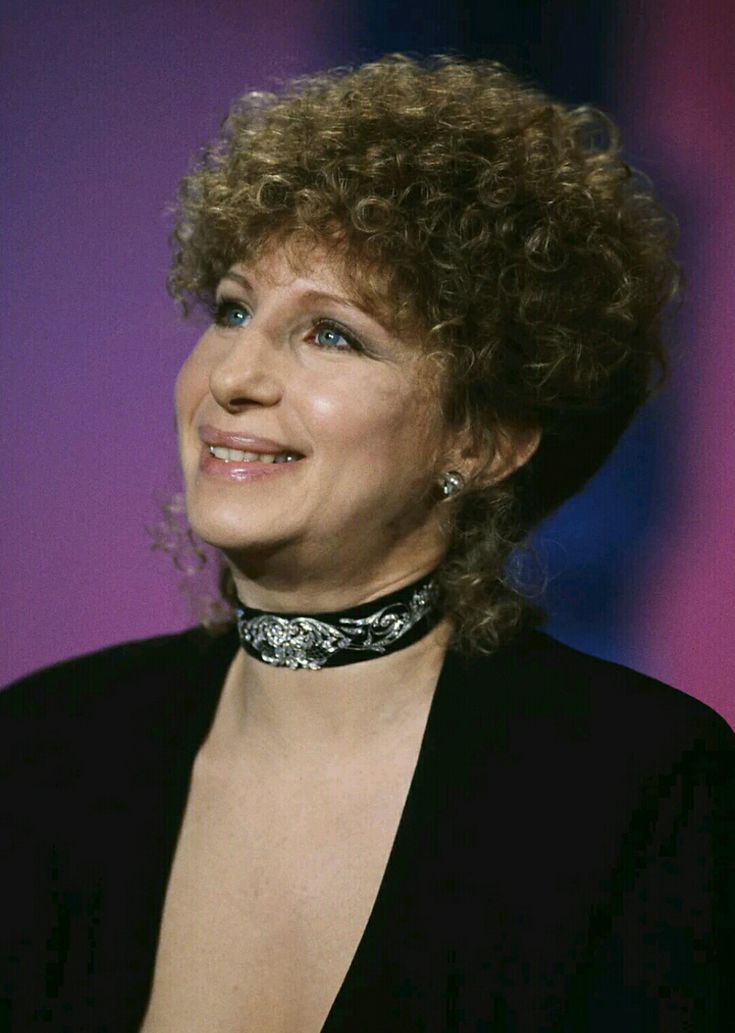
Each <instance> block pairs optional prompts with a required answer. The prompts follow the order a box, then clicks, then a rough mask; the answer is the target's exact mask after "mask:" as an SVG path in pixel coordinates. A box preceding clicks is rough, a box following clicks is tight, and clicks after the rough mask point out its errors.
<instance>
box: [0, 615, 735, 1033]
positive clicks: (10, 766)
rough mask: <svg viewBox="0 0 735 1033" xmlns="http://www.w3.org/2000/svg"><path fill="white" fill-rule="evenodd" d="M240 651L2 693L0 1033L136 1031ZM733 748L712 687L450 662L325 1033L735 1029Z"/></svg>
mask: <svg viewBox="0 0 735 1033" xmlns="http://www.w3.org/2000/svg"><path fill="white" fill-rule="evenodd" d="M236 648H237V639H236V635H235V633H234V632H233V633H232V634H228V635H227V636H224V637H221V638H219V639H209V638H208V637H207V636H206V634H205V633H204V632H202V631H200V630H195V631H190V632H185V633H183V634H181V635H174V636H166V637H162V638H157V639H152V640H149V641H145V642H139V643H129V644H127V645H122V646H118V647H115V648H112V649H109V650H105V651H103V652H100V653H97V654H94V655H92V656H88V657H84V658H81V659H78V660H73V661H69V662H66V663H63V664H60V665H57V666H55V667H53V668H49V669H47V670H45V671H42V672H40V673H38V674H35V675H32V676H31V677H29V678H26V679H24V680H22V681H20V682H17V683H16V684H14V685H13V686H11V687H10V688H9V689H7V690H6V691H5V692H3V693H2V694H1V695H0V730H1V742H0V809H1V814H2V848H1V854H0V893H1V894H2V899H1V900H0V938H1V940H2V951H1V953H0V997H1V998H2V1004H0V1028H2V1029H3V1030H12V1031H18V1033H34V1031H36V1030H54V1031H56V1033H64V1031H70V1033H71V1031H73V1033H87V1031H95V1033H103V1031H104V1033H135V1031H137V1029H138V1027H139V1025H140V1022H141V1021H142V1018H143V1015H144V1012H145V1007H146V1004H147V998H148V994H149V991H150V981H151V977H152V970H153V964H154V960H155V949H156V940H157V934H158V927H159V923H160V918H161V912H162V907H163V898H164V893H165V889H166V884H167V880H168V874H169V870H170V866H171V862H172V859H173V851H174V848H175V845H176V839H177V835H178V831H179V827H180V823H181V819H182V816H183V809H184V806H185V802H186V794H187V788H188V780H189V776H190V772H191V767H192V763H193V761H194V757H195V755H196V752H197V750H198V748H199V746H200V744H201V743H202V741H203V739H204V737H205V736H206V733H207V730H208V728H209V725H210V723H211V720H212V717H213V714H214V710H215V707H216V704H217V701H218V698H219V694H220V691H221V687H222V683H223V679H224V676H225V672H226V670H227V667H228V665H229V662H230V660H231V659H232V656H233V655H234V652H235V649H236ZM734 743H735V737H734V736H733V734H732V732H731V731H730V729H729V728H728V726H727V725H726V724H725V723H724V721H722V719H721V718H719V717H718V716H717V715H716V714H714V713H713V712H712V711H711V710H710V709H709V708H707V707H706V706H704V705H703V704H702V703H699V702H697V701H696V700H694V699H692V698H691V697H688V696H686V695H684V694H683V693H680V692H677V691H676V690H674V689H670V688H668V687H667V686H664V685H661V684H660V683H658V682H655V681H652V680H651V679H648V678H645V677H643V676H641V675H638V674H635V673H634V672H632V671H629V670H627V669H625V668H622V667H619V666H616V665H613V664H608V663H605V662H603V661H599V660H595V659H593V658H591V657H587V656H584V655H582V654H580V653H577V652H575V651H574V650H571V649H568V648H567V647H565V646H562V645H560V644H559V643H556V642H554V641H553V640H552V639H550V638H548V637H546V636H545V635H542V634H540V633H535V632H534V633H529V634H527V635H525V636H524V637H522V638H520V639H519V640H517V641H516V642H515V643H513V644H511V645H509V646H507V647H505V648H504V649H502V650H500V651H499V652H498V653H496V654H495V655H494V656H492V657H490V658H483V659H479V660H475V661H471V662H466V661H463V660H461V659H460V658H458V657H456V656H453V655H450V656H448V658H447V660H446V662H445V664H444V668H443V670H442V674H441V677H440V680H439V684H438V687H437V691H436V693H435V696H434V700H433V703H432V707H431V711H430V715H429V720H428V723H427V727H426V732H425V735H424V740H423V743H422V747H421V751H420V754H419V759H418V763H417V767H416V771H415V774H414V778H413V782H412V784H411V789H410V792H409V795H408V799H407V802H406V806H405V809H404V812H403V815H402V818H401V822H400V824H399V828H398V832H397V835H396V840H395V843H394V845H393V850H392V852H391V855H390V859H389V862H388V866H387V869H386V872H385V876H384V878H383V882H382V884H381V888H380V891H379V893H378V897H377V899H376V902H375V905H374V908H373V911H372V914H371V917H370V920H369V922H368V925H367V928H366V930H365V933H364V935H363V938H362V940H361V942H360V945H359V947H358V949H357V952H356V954H355V957H354V958H353V960H352V964H351V966H350V969H349V971H348V974H347V977H346V979H345V982H344V984H343V985H342V988H341V989H340V992H339V994H338V996H337V999H336V1001H335V1002H334V1005H333V1007H332V1010H331V1012H330V1015H329V1018H328V1020H327V1022H326V1025H325V1027H324V1033H368V1031H369V1033H377V1031H380V1033H399V1031H400V1033H491V1031H493V1033H495V1031H498V1033H499V1031H503V1033H552V1031H554V1033H578V1031H583V1030H589V1031H592V1030H593V1031H595V1033H608V1031H609V1033H622V1031H625V1033H644V1031H645V1033H654V1031H655V1033H661V1031H665V1033H684V1031H687V1033H691V1031H697V1033H708V1031H715V1030H716V1031H718V1033H721V1031H724V1030H725V1029H730V1028H732V1025H733V1017H734V1016H733V1011H732V995H733V988H732V978H731V977H732V960H733V955H732V953H730V952H731V951H732V949H733V938H734V936H733V904H734V897H735V892H734V889H733V879H734V878H735V876H734V873H733V850H734V849H735V847H734V844H733V821H734V818H733V808H734V806H735V804H734V800H733V797H734V796H735V791H734V790H733V779H734V777H735V773H734V768H735V760H734V757H735V749H734ZM247 1028H248V1025H247V1018H246V1017H245V1016H244V1017H243V1029H247ZM202 1033H204V1031H202Z"/></svg>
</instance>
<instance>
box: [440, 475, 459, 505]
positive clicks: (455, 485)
mask: <svg viewBox="0 0 735 1033" xmlns="http://www.w3.org/2000/svg"><path fill="white" fill-rule="evenodd" d="M439 487H440V488H441V493H442V495H443V496H444V498H445V499H451V498H452V496H453V495H456V494H457V492H458V491H461V490H462V488H464V477H463V476H462V474H461V473H458V471H457V470H447V472H446V473H445V474H443V475H442V477H441V479H440V481H439Z"/></svg>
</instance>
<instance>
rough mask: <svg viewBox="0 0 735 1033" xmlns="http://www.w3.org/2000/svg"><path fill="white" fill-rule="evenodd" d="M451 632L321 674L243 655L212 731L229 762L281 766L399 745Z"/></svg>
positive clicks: (426, 698) (442, 629) (428, 693)
mask: <svg viewBox="0 0 735 1033" xmlns="http://www.w3.org/2000/svg"><path fill="white" fill-rule="evenodd" d="M450 634H451V628H450V626H449V624H448V622H447V621H442V622H440V623H439V624H438V625H436V627H435V628H433V629H432V631H430V632H429V634H427V635H425V636H424V637H423V638H422V639H421V640H420V641H418V642H415V643H414V644H413V645H411V646H408V647H406V648H405V649H402V650H400V651H398V652H396V653H392V654H390V655H388V656H382V657H379V658H376V659H372V660H366V661H364V662H361V663H356V664H351V665H349V666H347V667H338V668H331V669H323V670H320V671H308V670H296V671H293V670H289V669H287V668H274V667H271V666H269V665H267V664H264V663H262V662H261V661H259V660H255V659H254V658H252V657H250V656H248V655H247V654H245V653H243V652H242V650H239V651H238V653H237V655H236V658H235V660H234V662H233V664H232V666H231V668H230V672H229V674H228V677H227V681H226V683H225V689H224V692H223V695H222V698H221V701H220V708H219V710H218V714H217V718H216V719H215V724H214V727H213V730H212V736H211V743H210V745H211V748H212V749H213V750H214V751H215V752H216V753H218V754H219V755H220V756H222V757H227V758H232V757H235V758H236V757H238V756H242V755H245V753H247V751H248V750H254V751H256V752H257V753H258V755H265V756H266V757H267V758H269V759H277V760H278V761H279V763H280V762H283V763H298V762H303V763H309V762H310V761H314V762H319V761H321V763H322V764H323V763H324V758H325V751H329V755H331V756H333V757H335V758H337V757H342V758H344V757H354V756H356V755H357V754H359V753H360V752H365V751H366V750H369V749H370V748H371V747H375V746H379V747H380V748H382V747H384V746H386V745H387V744H389V743H391V742H394V741H395V736H396V735H400V734H402V730H404V729H406V728H407V727H412V726H413V723H414V722H415V721H417V720H419V721H420V720H424V719H425V717H426V711H427V708H428V706H429V704H430V702H431V699H432V697H433V694H434V690H435V688H436V683H437V680H438V677H439V672H440V670H441V666H442V662H443V660H444V656H445V653H446V650H447V646H448V643H449V638H450Z"/></svg>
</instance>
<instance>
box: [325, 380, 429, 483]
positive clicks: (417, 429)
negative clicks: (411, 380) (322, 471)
mask: <svg viewBox="0 0 735 1033" xmlns="http://www.w3.org/2000/svg"><path fill="white" fill-rule="evenodd" d="M310 410H311V421H312V425H313V426H314V428H315V429H316V428H317V427H318V428H319V429H318V431H317V434H318V438H319V439H321V440H322V442H325V443H328V451H329V453H330V455H334V454H335V453H337V454H338V455H339V458H340V459H341V460H344V459H347V458H349V457H354V458H355V459H356V460H359V461H360V463H361V464H362V470H363V472H364V475H365V476H366V477H368V478H369V477H370V474H371V472H372V473H374V474H376V475H377V474H378V473H379V472H380V474H381V475H384V471H385V469H386V468H389V469H394V468H395V467H396V464H401V465H403V464H405V463H409V462H410V464H411V465H412V467H413V468H414V469H415V470H416V471H417V472H419V471H421V470H426V469H428V468H429V467H430V466H431V464H432V462H433V460H434V456H435V451H436V448H435V437H436V435H435V433H434V420H433V418H432V408H431V403H430V400H429V399H427V398H425V397H424V396H423V394H422V395H421V397H419V396H417V393H416V392H415V391H413V390H410V389H407V387H406V385H405V384H402V383H400V382H398V383H393V382H390V383H388V384H385V385H371V387H370V389H369V390H368V389H367V388H366V387H365V385H364V384H363V385H361V389H360V390H357V389H355V387H354V385H353V387H352V389H347V390H344V391H340V392H334V391H331V392H321V393H318V394H316V393H315V394H314V395H312V397H311V400H310ZM343 465H344V464H343V463H340V466H343ZM348 465H350V464H348Z"/></svg>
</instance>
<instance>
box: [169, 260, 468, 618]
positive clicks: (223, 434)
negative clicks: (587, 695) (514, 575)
mask: <svg viewBox="0 0 735 1033" xmlns="http://www.w3.org/2000/svg"><path fill="white" fill-rule="evenodd" d="M337 268H338V267H337V266H336V264H335V263H334V262H330V260H329V257H328V255H327V254H325V253H322V252H310V254H309V256H308V258H307V259H305V260H302V261H301V262H299V264H298V266H294V265H293V264H291V263H290V262H289V260H288V259H287V257H286V255H285V254H284V252H282V251H277V250H274V251H273V252H271V253H268V254H267V255H266V256H265V257H263V258H261V259H259V260H258V261H257V262H255V263H253V264H251V265H247V266H246V265H236V266H234V267H233V268H232V269H231V270H230V271H229V273H228V274H227V275H226V276H225V277H224V278H223V280H222V282H221V283H220V284H219V287H218V289H217V295H216V305H215V316H214V321H213V323H212V325H211V326H210V327H209V329H208V330H207V331H206V332H205V333H204V335H203V336H202V338H201V339H200V340H199V342H198V344H197V345H196V347H195V348H194V351H193V352H192V354H191V355H190V356H189V358H188V359H187V361H186V362H185V363H184V366H183V368H182V370H181V372H180V374H179V377H178V380H177V384H176V412H177V425H178V435H179V449H180V455H181V462H182V466H183V471H184V478H185V483H186V492H187V511H188V515H189V521H190V523H191V525H192V527H193V528H194V530H195V531H196V532H197V533H198V534H199V535H200V536H201V537H202V538H203V539H204V540H206V541H208V542H210V543H212V544H213V545H215V546H217V547H218V548H220V549H222V550H223V551H224V553H225V554H226V555H227V557H228V559H229V560H230V562H231V563H232V565H233V569H234V571H235V574H236V577H237V573H238V571H239V572H241V573H243V574H244V575H245V576H247V574H248V572H250V573H251V574H252V573H253V572H256V571H257V575H258V577H259V578H260V580H261V581H263V579H265V580H268V579H269V580H270V584H271V585H279V586H281V587H283V588H286V589H288V588H289V579H292V580H293V579H300V580H301V581H302V582H304V583H308V584H310V585H312V586H316V585H319V586H321V587H323V588H327V589H328V588H329V586H330V585H331V586H332V588H334V589H335V591H336V586H338V585H339V586H343V587H344V586H346V585H349V586H350V588H351V590H352V591H353V594H354V593H355V592H357V593H359V594H365V593H367V592H371V591H372V590H373V589H378V590H383V589H386V588H387V587H389V586H390V585H391V584H392V583H394V582H398V581H399V580H406V579H409V577H410V575H414V574H415V575H416V576H418V575H420V574H421V573H423V572H425V571H427V570H429V569H431V567H432V566H434V565H435V564H436V563H438V561H439V559H440V558H441V555H442V553H443V550H444V542H443V537H442V533H441V529H440V523H441V521H440V519H439V513H438V512H437V508H438V507H437V504H436V493H435V490H434V489H435V485H436V482H437V479H438V477H439V475H440V473H441V471H442V470H444V469H446V462H447V458H446V456H447V449H448V445H449V441H448V437H447V434H446V432H445V431H444V428H443V426H442V422H441V418H440V416H439V406H438V402H437V389H436V386H435V384H434V379H433V378H432V377H431V376H430V374H429V370H428V366H427V360H426V358H425V357H424V356H422V353H421V351H420V349H419V348H418V346H417V344H416V343H415V342H410V343H409V342H406V341H403V340H401V339H398V338H397V337H396V336H394V335H393V334H391V332H389V331H388V330H387V329H386V328H385V327H383V326H382V325H381V324H380V323H379V322H378V321H377V319H376V318H375V317H374V316H372V315H371V314H370V313H368V312H366V311H364V310H363V309H362V308H360V307H359V306H358V304H357V303H356V302H355V301H354V300H351V299H350V298H349V296H348V291H347V289H346V288H345V285H344V284H343V283H342V281H341V280H340V277H339V274H338V271H337ZM332 596H333V597H334V592H332ZM248 601H249V602H251V604H252V605H256V606H257V605H258V603H257V601H256V600H254V599H252V597H251V598H249V599H248ZM340 605H341V604H340Z"/></svg>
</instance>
